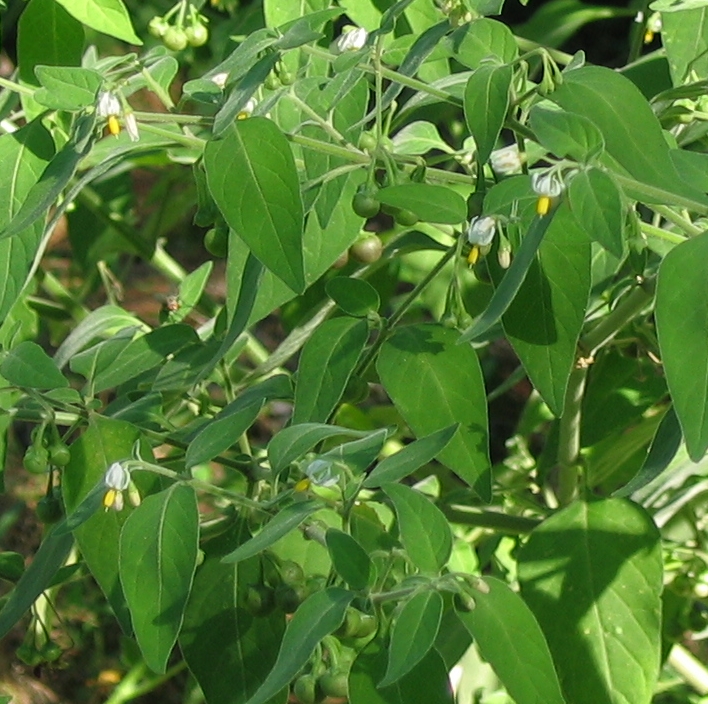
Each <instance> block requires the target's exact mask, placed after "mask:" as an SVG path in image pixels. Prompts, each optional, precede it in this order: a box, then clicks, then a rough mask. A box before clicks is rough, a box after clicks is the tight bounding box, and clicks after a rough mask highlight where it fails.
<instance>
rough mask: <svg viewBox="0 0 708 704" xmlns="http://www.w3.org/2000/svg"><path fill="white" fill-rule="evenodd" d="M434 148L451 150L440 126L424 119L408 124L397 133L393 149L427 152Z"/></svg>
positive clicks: (444, 150) (396, 151) (395, 150)
mask: <svg viewBox="0 0 708 704" xmlns="http://www.w3.org/2000/svg"><path fill="white" fill-rule="evenodd" d="M432 149H439V150H440V151H443V152H449V151H451V149H450V146H449V145H447V144H446V143H445V142H444V141H443V139H442V137H441V136H440V133H439V132H438V128H437V127H436V126H435V125H434V124H433V123H432V122H424V121H422V120H420V121H415V122H411V123H409V124H407V125H406V126H405V127H404V128H403V129H402V130H400V131H399V132H397V133H396V135H395V137H394V138H393V151H394V152H395V153H396V154H410V155H414V156H415V155H418V154H427V153H428V152H429V151H431V150H432Z"/></svg>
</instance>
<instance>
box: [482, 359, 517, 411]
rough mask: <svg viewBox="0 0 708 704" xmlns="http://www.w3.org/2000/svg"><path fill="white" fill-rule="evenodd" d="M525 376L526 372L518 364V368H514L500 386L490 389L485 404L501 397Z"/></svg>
mask: <svg viewBox="0 0 708 704" xmlns="http://www.w3.org/2000/svg"><path fill="white" fill-rule="evenodd" d="M525 376H526V370H525V369H524V367H523V366H522V365H521V364H520V365H519V366H518V367H516V369H514V371H513V372H512V373H511V374H509V376H508V377H507V378H506V379H504V381H502V383H501V384H499V386H497V387H496V388H495V389H492V390H491V391H490V392H489V393H488V394H487V403H491V402H492V401H494V400H495V399H497V398H499V397H500V396H503V395H504V394H505V393H506V392H507V391H508V390H509V389H511V388H513V387H514V386H516V385H517V384H518V383H519V382H520V381H521V380H522V379H523V378H524V377H525Z"/></svg>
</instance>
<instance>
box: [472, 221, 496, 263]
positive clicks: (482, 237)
mask: <svg viewBox="0 0 708 704" xmlns="http://www.w3.org/2000/svg"><path fill="white" fill-rule="evenodd" d="M496 229H497V221H496V220H495V218H493V217H490V216H488V215H485V216H484V217H474V218H472V219H471V220H470V224H469V226H468V227H467V241H468V242H469V243H470V244H471V245H472V249H471V250H470V253H469V254H468V255H467V263H468V264H469V265H470V266H474V264H476V263H477V260H478V259H479V255H480V254H486V252H487V251H489V247H490V246H491V244H492V240H493V239H494V233H495V232H496Z"/></svg>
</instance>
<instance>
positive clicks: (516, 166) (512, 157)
mask: <svg viewBox="0 0 708 704" xmlns="http://www.w3.org/2000/svg"><path fill="white" fill-rule="evenodd" d="M489 163H490V164H491V165H492V169H493V170H494V172H495V173H497V174H499V175H500V176H510V175H511V174H518V173H521V154H519V146H518V145H517V144H510V145H509V146H508V147H504V148H503V149H495V150H494V151H493V152H492V153H491V154H490V156H489Z"/></svg>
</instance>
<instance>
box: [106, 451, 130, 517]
mask: <svg viewBox="0 0 708 704" xmlns="http://www.w3.org/2000/svg"><path fill="white" fill-rule="evenodd" d="M103 483H104V484H105V485H106V493H105V494H104V496H103V506H104V508H105V509H106V511H107V510H108V509H109V508H112V509H113V510H114V511H122V510H123V506H124V502H123V492H124V491H126V490H127V489H128V487H129V486H130V472H129V471H128V470H127V469H126V468H125V467H124V466H123V465H122V464H121V463H120V462H114V463H113V464H112V465H111V466H110V467H109V468H108V469H107V470H106V474H105V475H104V477H103Z"/></svg>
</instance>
